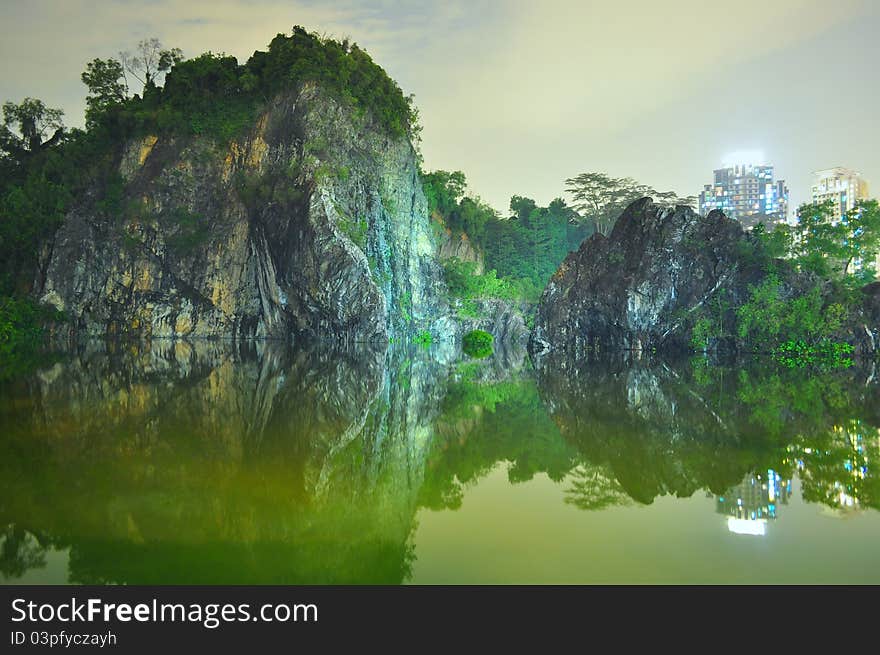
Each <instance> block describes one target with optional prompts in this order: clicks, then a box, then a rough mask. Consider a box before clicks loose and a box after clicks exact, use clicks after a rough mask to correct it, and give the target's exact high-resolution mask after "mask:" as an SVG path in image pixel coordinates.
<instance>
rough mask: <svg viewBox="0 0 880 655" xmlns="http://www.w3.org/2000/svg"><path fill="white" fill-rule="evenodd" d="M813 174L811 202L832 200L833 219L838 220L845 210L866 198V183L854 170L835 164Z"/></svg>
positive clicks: (850, 208) (817, 202)
mask: <svg viewBox="0 0 880 655" xmlns="http://www.w3.org/2000/svg"><path fill="white" fill-rule="evenodd" d="M813 175H815V176H816V181H815V182H814V183H813V187H812V193H811V195H812V199H813V203H814V204H819V203H823V202H826V201H828V200H830V201H832V203H833V204H834V219H833V220H834V221H839V220H840V219H841V217H842V216H843V215H844V214H846V212H848V211H851V210H852V209H853V208H855V206H856V203H857V202H858V201H859V200H867V199H868V183H867V181H865V179H864V178H862V176H861V174H859V173H857V172H855V171H854V170H851V169H849V168H842V167H840V166H836V167H835V168H828V169H825V170H824V171H816V172H815V173H813Z"/></svg>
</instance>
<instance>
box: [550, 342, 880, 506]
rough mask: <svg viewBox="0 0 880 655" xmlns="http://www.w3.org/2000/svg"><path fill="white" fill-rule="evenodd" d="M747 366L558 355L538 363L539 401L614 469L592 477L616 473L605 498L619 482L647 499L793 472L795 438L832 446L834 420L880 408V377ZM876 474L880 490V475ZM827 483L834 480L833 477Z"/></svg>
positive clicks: (569, 436)
mask: <svg viewBox="0 0 880 655" xmlns="http://www.w3.org/2000/svg"><path fill="white" fill-rule="evenodd" d="M745 364H746V363H744V362H740V363H738V365H737V366H735V367H724V366H713V367H707V366H705V365H704V364H700V363H691V362H687V361H685V362H679V363H677V364H675V365H673V364H669V363H665V362H661V361H648V360H641V361H639V360H637V361H630V362H624V361H623V360H616V361H615V360H609V359H605V360H592V361H591V360H581V361H579V362H576V363H573V362H572V361H571V360H567V359H566V358H564V357H561V356H559V355H554V354H550V355H549V356H545V357H543V358H541V359H539V360H538V362H537V370H538V380H539V386H540V388H541V395H542V398H543V400H544V402H545V404H546V405H547V408H548V410H549V412H550V414H551V416H552V418H553V420H554V422H555V423H556V425H558V426H559V430H560V432H561V433H562V436H563V437H564V438H565V439H566V440H567V441H569V442H570V443H572V444H574V445H575V446H576V447H577V449H578V451H579V454H580V456H581V457H582V458H583V459H584V461H585V462H589V463H590V464H591V465H592V466H598V467H605V468H606V469H607V471H608V473H603V474H602V475H598V474H594V475H593V479H603V478H607V479H608V480H609V485H608V487H607V489H605V491H604V492H603V493H608V494H612V495H613V487H614V484H619V485H620V487H621V488H622V490H623V491H624V492H625V493H626V495H628V496H629V497H631V498H632V499H634V500H636V501H638V502H642V503H650V502H651V501H652V500H653V499H654V498H655V497H657V496H660V495H665V494H673V495H676V496H690V495H691V494H693V493H694V492H695V491H696V490H698V489H701V488H704V489H706V490H708V491H711V492H713V493H714V494H718V495H723V494H724V493H725V492H726V491H727V490H728V489H729V488H731V487H734V486H735V485H737V484H739V483H740V482H741V481H742V480H743V478H745V477H746V475H747V474H749V473H750V472H752V471H755V470H758V471H760V470H765V471H766V470H767V469H769V468H772V469H774V470H777V471H780V472H781V473H782V475H783V477H784V478H785V479H788V478H790V477H791V476H792V474H793V473H794V468H795V463H794V461H793V459H792V458H791V457H790V455H788V454H787V453H786V447H787V446H788V445H789V444H792V443H796V444H797V443H802V444H813V445H814V449H815V450H822V451H823V452H824V451H825V450H828V449H829V448H830V447H831V445H830V444H831V443H833V442H834V439H835V437H834V435H835V433H836V431H837V430H838V428H837V426H840V425H841V424H843V423H844V422H846V421H848V420H851V419H852V418H853V417H858V416H871V415H872V413H873V412H876V404H877V389H876V383H875V382H870V383H869V384H868V385H867V386H866V385H865V379H866V378H865V377H863V376H862V373H861V372H851V371H846V372H842V373H840V374H805V373H804V372H803V371H787V370H780V369H778V368H776V367H775V366H766V363H764V365H762V363H761V362H755V363H754V364H755V365H754V366H746V365H745ZM873 429H874V430H875V432H876V427H874V428H873ZM829 440H830V441H829ZM822 444H826V446H822ZM806 447H807V448H809V447H810V446H808V445H807V446H806ZM837 459H840V458H837ZM840 465H841V466H842V465H843V461H842V460H841V462H840ZM862 465H863V466H865V467H866V469H865V470H869V469H870V466H868V465H867V464H866V463H865V462H862ZM838 468H840V467H838ZM814 470H815V471H816V473H817V474H819V475H821V476H823V477H827V476H825V475H824V473H822V472H820V470H819V469H818V468H817V467H814ZM597 475H598V477H597ZM801 475H802V477H803V476H804V474H803V473H801ZM871 475H872V476H873V477H871V481H872V482H871V484H874V485H876V473H873V474H871ZM838 477H839V476H838ZM612 483H613V484H612ZM822 484H823V485H824V486H825V487H827V486H828V485H830V486H831V487H834V482H832V481H830V480H827V479H826V480H824V481H823V483H822ZM593 486H595V483H593ZM862 486H866V487H867V486H870V485H868V484H863V485H862ZM823 488H824V487H823ZM808 490H809V487H808V486H807V485H806V484H805V498H807V499H808V500H820V502H825V501H824V500H822V499H820V498H818V496H816V495H812V496H811V495H809V494H808V493H807V492H808ZM814 496H815V497H814ZM600 498H601V494H600ZM873 498H874V499H875V500H874V501H873V502H875V503H876V498H877V495H876V494H874V495H873ZM582 504H583V505H587V506H590V505H591V503H590V502H589V501H584V502H583V503H582ZM600 504H602V503H600Z"/></svg>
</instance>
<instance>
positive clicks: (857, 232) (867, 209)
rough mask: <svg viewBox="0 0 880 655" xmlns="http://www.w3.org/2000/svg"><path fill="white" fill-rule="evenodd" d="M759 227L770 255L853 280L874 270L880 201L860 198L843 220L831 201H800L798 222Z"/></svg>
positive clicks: (878, 245)
mask: <svg viewBox="0 0 880 655" xmlns="http://www.w3.org/2000/svg"><path fill="white" fill-rule="evenodd" d="M755 229H756V232H757V236H758V238H759V239H760V240H761V242H762V243H763V245H764V247H765V249H766V251H767V252H768V254H769V255H770V256H772V257H780V258H781V257H784V258H787V259H789V260H791V261H792V262H793V263H794V264H795V266H796V267H797V268H798V269H800V270H802V271H808V272H812V273H815V274H816V275H819V276H821V277H826V278H833V279H837V280H843V281H845V282H847V283H848V284H850V285H851V286H855V285H861V284H865V283H866V282H870V281H871V280H873V279H874V277H875V276H876V273H877V271H876V270H875V268H876V259H877V254H878V252H880V206H878V203H877V201H876V200H868V201H860V202H858V203H857V204H856V206H855V207H854V208H853V209H852V210H850V211H848V212H847V213H846V214H845V215H844V216H842V217H841V218H840V220H835V218H834V205H833V203H832V202H831V201H829V202H825V203H822V204H818V205H809V204H807V205H802V206H801V207H800V208H799V209H798V221H797V224H796V225H794V226H788V225H777V226H776V227H775V228H774V229H773V230H772V231H771V232H768V231H767V230H766V229H765V228H764V226H763V225H759V226H757V227H756V228H755Z"/></svg>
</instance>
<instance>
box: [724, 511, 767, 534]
mask: <svg viewBox="0 0 880 655" xmlns="http://www.w3.org/2000/svg"><path fill="white" fill-rule="evenodd" d="M727 529H728V530H730V531H731V532H733V533H735V534H748V535H752V536H755V537H763V536H764V535H765V534H767V520H766V519H758V520H757V521H749V520H748V519H735V518H733V517H732V516H731V517H729V518H728V519H727Z"/></svg>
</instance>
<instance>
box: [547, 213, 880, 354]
mask: <svg viewBox="0 0 880 655" xmlns="http://www.w3.org/2000/svg"><path fill="white" fill-rule="evenodd" d="M770 270H772V272H773V276H774V279H775V280H776V281H777V282H778V284H779V285H780V286H779V294H780V295H779V299H780V302H782V301H786V302H787V301H793V300H795V299H799V298H804V297H806V296H807V295H808V294H809V293H811V292H813V291H815V290H818V292H819V294H820V297H821V302H822V303H824V304H825V305H826V306H827V305H830V304H833V303H836V302H839V301H838V300H836V299H834V298H832V296H831V293H832V291H833V285H832V284H830V282H829V281H828V280H822V279H819V278H817V277H815V276H814V275H813V274H811V273H806V272H798V271H797V270H796V269H795V267H794V266H792V265H791V264H790V263H789V262H786V261H784V260H772V259H770V258H769V256H768V255H766V253H765V252H764V250H763V246H762V244H761V243H760V242H759V240H758V239H756V238H755V237H754V236H753V235H751V234H748V233H746V232H744V230H743V228H742V227H741V226H740V224H739V223H737V222H736V221H734V220H732V219H730V218H728V217H727V216H725V215H724V214H723V213H721V212H719V211H713V212H710V213H709V214H708V216H700V215H699V214H697V213H696V212H694V211H693V210H692V209H691V208H689V207H675V208H664V207H660V206H658V205H655V204H654V203H653V202H652V200H651V199H650V198H642V199H640V200H637V201H636V202H634V203H632V204H631V205H630V206H629V207H627V209H626V210H625V211H624V212H623V214H622V215H621V216H620V218H619V219H618V220H617V223H616V224H615V226H614V229H613V230H612V232H611V234H610V235H609V236H608V237H607V238H606V237H604V236H602V235H600V234H595V235H593V236H592V237H590V238H589V239H587V240H586V241H584V243H583V244H581V247H580V249H579V250H578V251H577V252H573V253H570V254H569V255H568V257H567V258H566V259H565V261H564V262H563V263H562V265H561V266H560V267H559V269H558V270H557V272H556V273H555V274H554V275H553V277H552V278H551V279H550V282H549V283H548V285H547V287H546V289H545V290H544V293H543V295H542V297H541V301H540V305H539V308H538V313H537V316H536V320H535V329H534V332H533V333H532V337H531V341H530V345H531V350H532V352H536V353H537V352H542V351H544V350H550V349H556V350H564V351H567V352H568V353H570V354H573V355H574V356H576V357H581V356H583V355H584V354H586V353H587V352H590V351H598V350H602V349H606V350H633V351H646V350H653V349H660V348H663V349H690V348H692V340H691V338H692V336H693V330H694V326H695V324H696V322H697V320H698V319H699V317H704V320H705V317H706V316H709V315H711V316H712V320H713V321H714V322H715V323H717V328H713V329H716V331H717V332H719V333H721V336H720V337H718V338H716V342H717V343H716V347H720V346H721V345H726V346H729V347H730V348H732V349H741V350H747V351H749V350H751V351H754V350H755V349H760V344H755V343H749V342H745V341H742V340H741V339H740V338H739V336H738V335H737V334H735V333H734V331H733V330H732V326H734V325H736V322H737V314H736V311H737V309H738V308H739V307H741V306H742V305H743V304H744V303H746V302H748V301H749V300H750V298H751V294H752V290H753V288H754V287H755V285H758V284H760V283H761V282H762V281H764V280H765V279H766V278H767V276H768V274H769V273H768V271H770ZM863 296H864V297H863V298H862V299H860V300H858V301H856V302H854V303H852V306H851V307H850V308H849V309H847V310H846V316H844V317H842V318H841V320H840V321H839V325H840V327H839V329H837V328H835V330H836V332H835V334H834V335H833V339H832V340H833V341H837V342H848V343H850V344H851V345H853V346H854V347H855V352H856V353H857V354H865V353H871V352H876V351H877V346H878V344H880V338H878V332H880V320H878V317H880V314H878V311H877V307H878V306H880V304H878V303H877V300H876V298H877V297H878V296H880V290H878V286H877V285H869V286H867V287H865V288H864V289H863ZM841 311H843V310H842V309H841ZM798 320H801V319H798ZM723 326H727V330H726V331H725V330H724V329H723Z"/></svg>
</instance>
